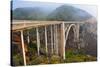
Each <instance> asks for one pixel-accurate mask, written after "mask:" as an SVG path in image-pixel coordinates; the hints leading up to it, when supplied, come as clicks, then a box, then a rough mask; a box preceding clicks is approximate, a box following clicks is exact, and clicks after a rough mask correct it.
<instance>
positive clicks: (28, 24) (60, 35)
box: [11, 20, 83, 65]
mask: <svg viewBox="0 0 100 67" xmlns="http://www.w3.org/2000/svg"><path fill="white" fill-rule="evenodd" d="M81 23H83V22H82V21H26V20H20V21H19V20H14V21H12V29H11V31H12V32H20V35H21V46H22V53H23V60H24V65H26V56H25V55H26V54H25V45H24V36H23V31H24V30H27V31H28V30H29V29H33V28H34V29H35V32H36V42H37V54H38V56H39V55H40V48H41V47H40V46H41V42H40V33H39V29H41V28H44V32H43V33H44V40H45V51H46V53H47V54H48V47H47V46H48V44H50V48H51V52H52V53H56V54H57V55H59V56H61V57H62V58H63V59H66V58H65V46H66V44H67V43H66V41H67V39H68V36H69V31H70V30H71V29H72V30H73V32H74V33H73V34H74V41H75V42H78V41H79V28H80V24H81ZM48 27H49V29H48ZM48 30H49V32H50V33H49V34H48V33H47V31H48ZM12 35H13V34H12ZM48 35H50V37H49V38H50V39H49V40H50V43H48ZM27 41H28V42H29V41H30V38H29V36H27ZM77 45H78V48H80V46H79V44H77ZM54 50H55V51H54Z"/></svg>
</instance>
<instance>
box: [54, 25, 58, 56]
mask: <svg viewBox="0 0 100 67" xmlns="http://www.w3.org/2000/svg"><path fill="white" fill-rule="evenodd" d="M55 34H56V35H55V43H56V45H55V46H56V54H57V55H58V32H57V25H55Z"/></svg>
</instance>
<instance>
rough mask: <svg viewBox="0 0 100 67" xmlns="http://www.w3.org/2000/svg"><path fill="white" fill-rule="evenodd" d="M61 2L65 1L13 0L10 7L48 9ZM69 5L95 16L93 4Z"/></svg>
mask: <svg viewBox="0 0 100 67" xmlns="http://www.w3.org/2000/svg"><path fill="white" fill-rule="evenodd" d="M63 4H67V3H49V2H36V1H20V0H13V4H12V7H13V8H12V9H16V8H20V7H40V6H41V7H45V8H48V7H49V8H48V9H49V10H50V9H54V8H53V7H59V6H61V5H63ZM69 5H71V6H74V7H77V8H79V9H82V10H84V11H86V12H88V13H89V14H91V15H92V16H94V17H96V18H97V6H94V5H78V4H69Z"/></svg>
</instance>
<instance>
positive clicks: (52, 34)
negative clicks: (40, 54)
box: [51, 25, 53, 54]
mask: <svg viewBox="0 0 100 67" xmlns="http://www.w3.org/2000/svg"><path fill="white" fill-rule="evenodd" d="M51 52H52V54H53V32H52V25H51Z"/></svg>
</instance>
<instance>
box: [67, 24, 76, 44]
mask: <svg viewBox="0 0 100 67" xmlns="http://www.w3.org/2000/svg"><path fill="white" fill-rule="evenodd" d="M71 28H72V29H73V31H74V38H75V36H76V35H77V34H76V29H77V27H76V25H75V24H71V25H70V26H69V27H68V29H67V30H65V32H66V34H65V35H66V37H65V45H66V41H67V39H68V35H69V32H70V30H71Z"/></svg>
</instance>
